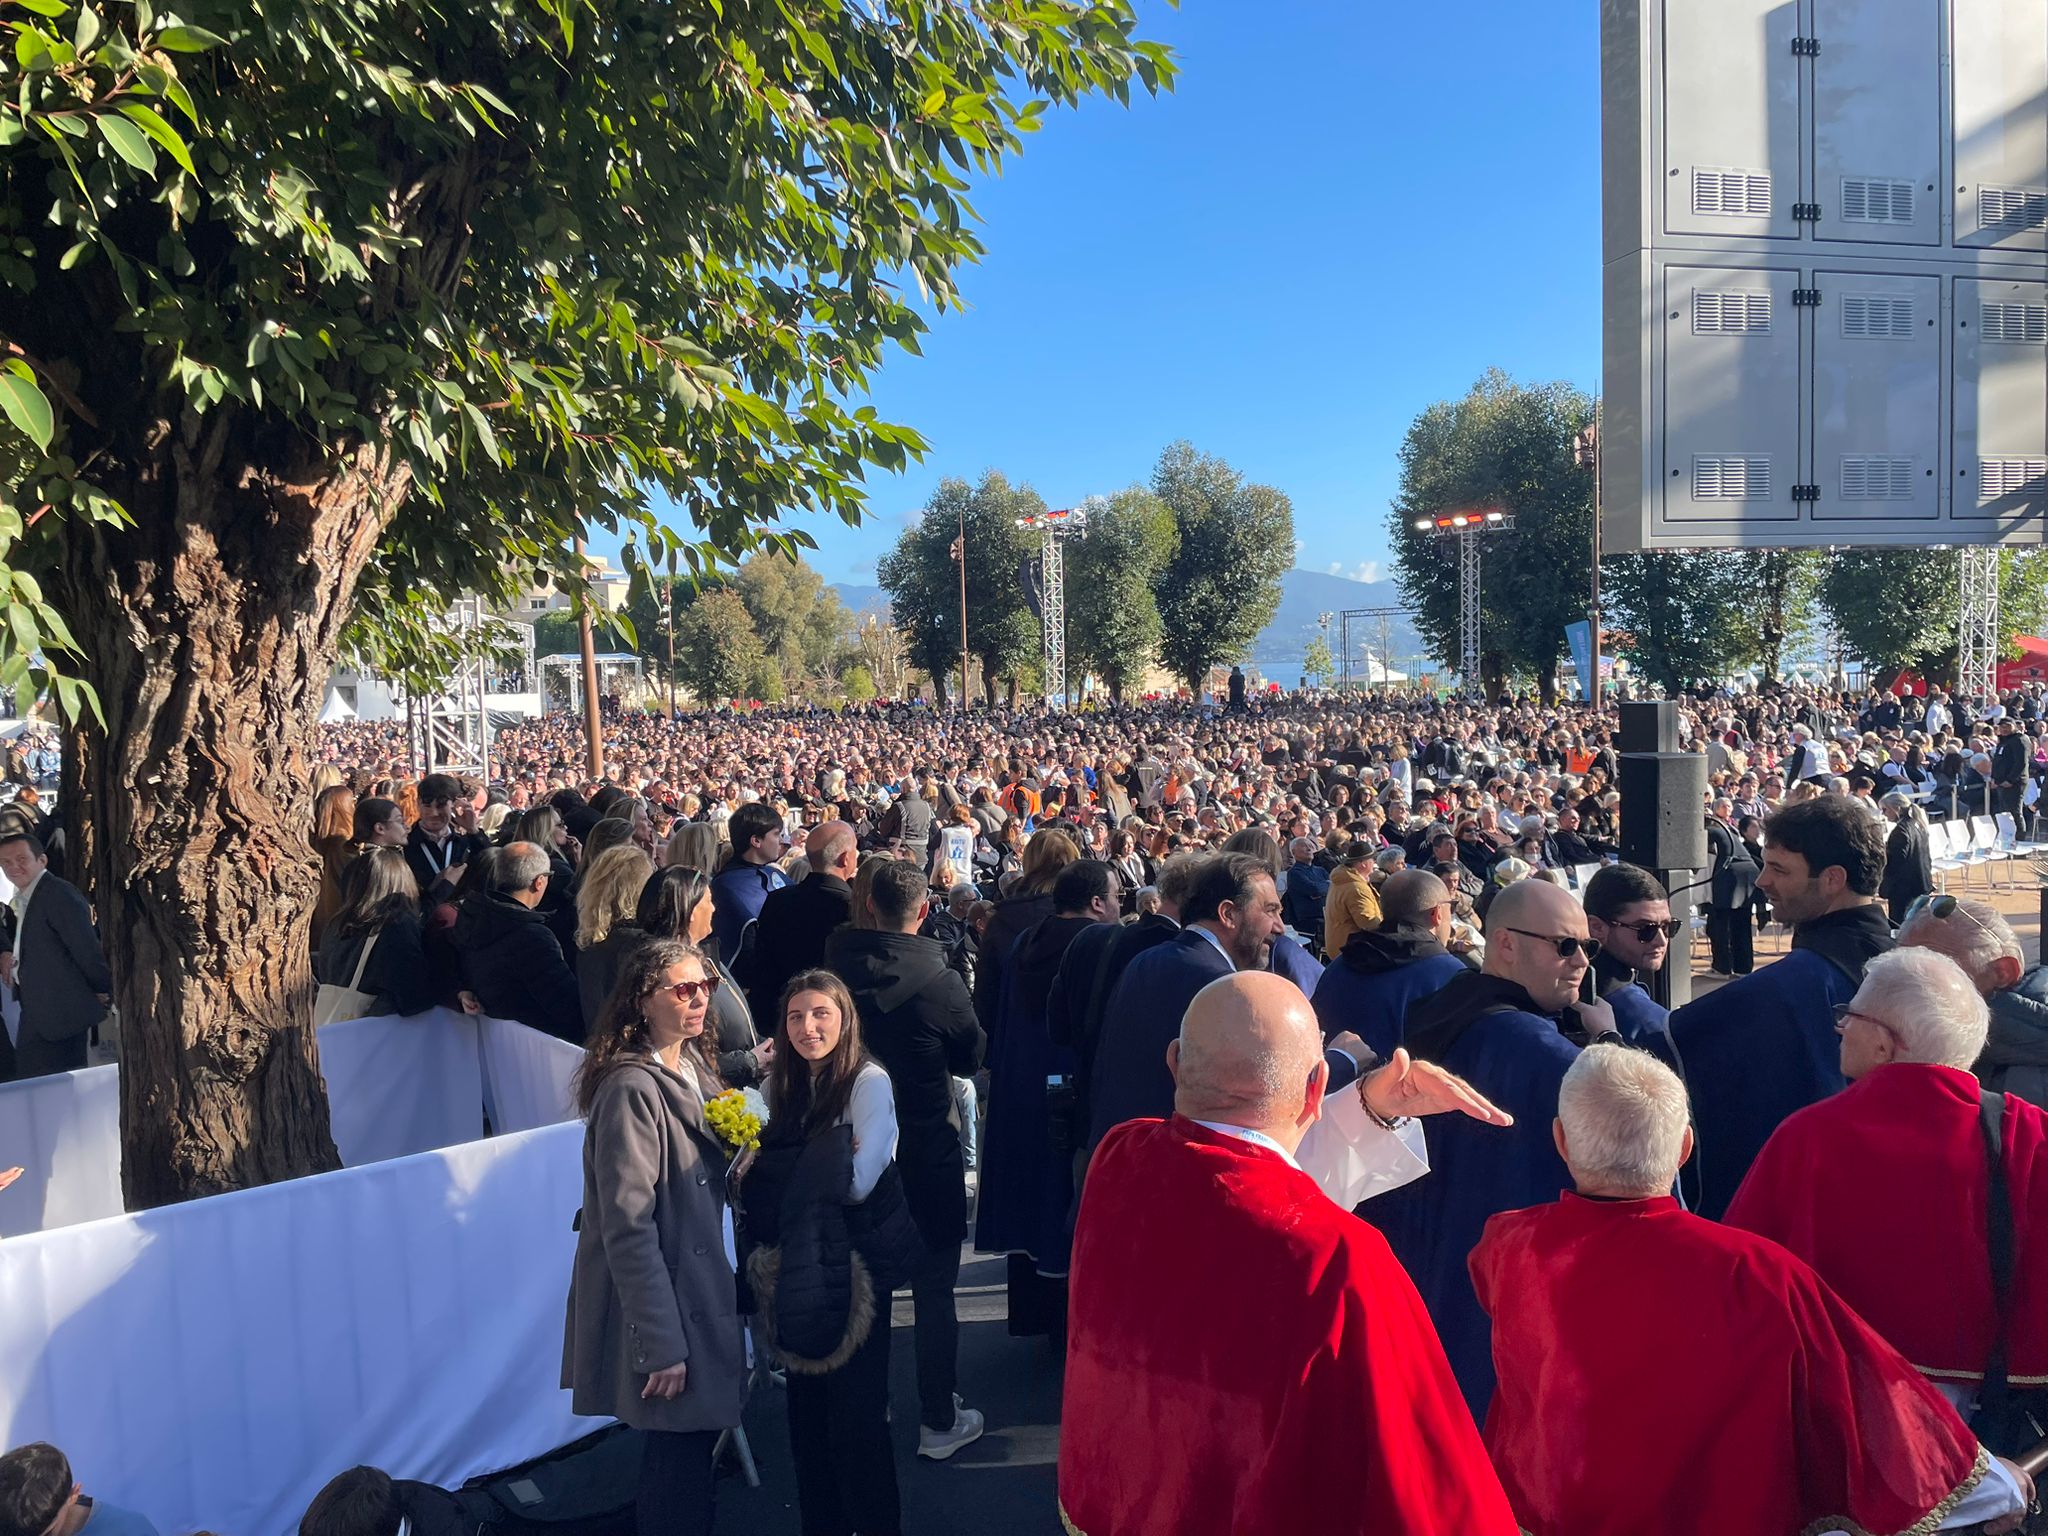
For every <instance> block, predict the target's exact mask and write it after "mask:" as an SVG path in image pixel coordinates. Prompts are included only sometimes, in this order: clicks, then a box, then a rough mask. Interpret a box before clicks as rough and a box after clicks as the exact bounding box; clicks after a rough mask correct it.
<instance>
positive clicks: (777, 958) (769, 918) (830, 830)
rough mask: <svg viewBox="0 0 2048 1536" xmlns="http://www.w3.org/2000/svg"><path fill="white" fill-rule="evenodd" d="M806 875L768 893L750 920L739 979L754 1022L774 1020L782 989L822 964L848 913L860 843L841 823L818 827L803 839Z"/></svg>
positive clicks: (847, 827) (849, 827)
mask: <svg viewBox="0 0 2048 1536" xmlns="http://www.w3.org/2000/svg"><path fill="white" fill-rule="evenodd" d="M804 857H805V858H807V859H809V860H810V863H811V872H810V873H809V874H808V875H806V876H804V878H803V879H802V880H801V881H800V882H798V883H797V884H795V885H787V886H784V887H782V888H781V889H780V890H775V891H770V892H769V893H768V894H767V896H766V897H765V898H763V900H762V902H761V915H760V917H759V918H758V919H756V921H755V925H754V942H753V943H752V944H751V945H750V946H749V947H748V950H747V954H746V956H745V960H746V974H745V975H743V976H741V978H740V980H741V982H742V983H743V984H744V985H745V987H746V989H747V1000H748V1002H749V1003H750V1004H751V1005H752V1007H753V1010H754V1017H755V1018H757V1019H774V1018H776V1017H777V1016H778V1010H779V1007H780V1005H781V1002H782V989H783V987H784V986H785V985H786V984H787V983H788V981H789V978H790V977H792V976H794V975H796V974H797V973H798V972H800V971H808V970H813V969H815V968H816V967H818V966H820V965H823V964H824V963H825V943H826V940H827V939H828V938H830V936H831V934H832V933H833V931H834V930H835V929H837V928H840V927H843V926H844V925H845V923H846V921H847V919H848V917H849V915H850V914H851V912H852V909H853V885H852V880H853V877H854V875H855V873H856V872H857V871H858V870H859V869H860V844H859V840H858V839H857V838H855V837H854V835H853V828H852V827H851V826H849V825H847V823H845V822H843V821H826V822H820V823H819V824H818V825H817V826H815V827H813V828H811V833H810V836H808V837H806V838H805V839H804Z"/></svg>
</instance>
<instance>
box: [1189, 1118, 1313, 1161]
mask: <svg viewBox="0 0 2048 1536" xmlns="http://www.w3.org/2000/svg"><path fill="white" fill-rule="evenodd" d="M1195 1124H1197V1125H1199V1126H1200V1127H1201V1128H1202V1129H1203V1130H1205V1131H1214V1132H1215V1133H1216V1134H1217V1135H1218V1136H1228V1137H1230V1138H1231V1139H1232V1140H1235V1141H1248V1142H1250V1143H1251V1144H1252V1145H1253V1146H1255V1147H1264V1148H1265V1149H1266V1150H1267V1151H1268V1152H1271V1153H1273V1154H1274V1155H1275V1156H1276V1157H1278V1158H1280V1159H1281V1160H1282V1161H1284V1162H1285V1163H1286V1164H1287V1166H1288V1167H1290V1168H1299V1167H1301V1164H1299V1163H1297V1162H1296V1161H1295V1160H1294V1154H1293V1153H1292V1152H1289V1151H1288V1150H1287V1149H1286V1148H1285V1147H1283V1146H1281V1145H1280V1143H1279V1142H1277V1141H1275V1140H1274V1139H1273V1138H1272V1137H1270V1136H1268V1135H1267V1134H1266V1133H1265V1132H1264V1131H1255V1130H1253V1129H1252V1128H1251V1127H1250V1126H1248V1125H1225V1124H1224V1123H1223V1122H1222V1121H1220V1120H1197V1121H1196V1122H1195Z"/></svg>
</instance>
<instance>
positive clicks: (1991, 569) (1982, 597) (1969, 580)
mask: <svg viewBox="0 0 2048 1536" xmlns="http://www.w3.org/2000/svg"><path fill="white" fill-rule="evenodd" d="M1962 556H1963V559H1962V570H1963V580H1962V604H1961V623H1960V626H1959V633H1958V635H1957V637H1956V693H1957V694H1958V695H1959V697H1960V698H1961V699H1962V700H1963V701H1964V702H1966V703H1967V702H1968V701H1970V700H1973V699H1974V700H1976V701H1977V702H1979V703H1986V704H1988V703H1989V702H1990V701H1991V700H1992V698H1994V697H1995V696H1996V694H1997V691H1998V683H1997V679H1998V549H1997V547H1996V546H1995V545H1990V544H1967V545H1965V546H1963V550H1962Z"/></svg>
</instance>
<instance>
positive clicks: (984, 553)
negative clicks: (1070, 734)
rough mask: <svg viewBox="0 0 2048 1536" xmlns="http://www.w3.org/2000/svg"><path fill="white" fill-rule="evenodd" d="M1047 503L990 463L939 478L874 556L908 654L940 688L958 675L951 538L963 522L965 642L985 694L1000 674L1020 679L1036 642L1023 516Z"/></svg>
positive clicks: (992, 694)
mask: <svg viewBox="0 0 2048 1536" xmlns="http://www.w3.org/2000/svg"><path fill="white" fill-rule="evenodd" d="M1045 510H1046V506H1045V502H1044V501H1043V499H1041V498H1040V496H1039V494H1038V492H1036V491H1034V490H1032V489H1031V488H1030V487H1029V486H1012V485H1011V484H1010V482H1009V481H1008V480H1006V479H1005V478H1004V477H1003V476H1002V475H1001V474H999V473H997V472H996V471H995V470H990V471H988V472H987V473H986V474H984V475H983V476H982V477H981V480H980V482H979V483H978V484H976V485H974V486H969V485H968V483H967V482H966V481H965V480H955V479H946V480H941V481H940V482H939V486H938V489H937V490H935V491H933V492H932V496H931V500H930V501H928V502H926V503H925V507H924V511H923V513H922V514H921V515H920V517H919V518H918V520H917V522H916V523H914V524H913V525H911V526H910V527H909V528H906V529H905V530H904V531H903V536H902V537H901V538H899V539H898V540H897V541H896V547H895V548H894V549H892V550H890V551H889V553H888V554H886V555H884V556H883V557H882V559H881V560H880V561H879V562H878V563H877V564H876V567H875V577H876V580H878V581H879V582H880V583H881V584H882V589H883V590H884V591H885V592H887V593H888V594H889V608H890V612H891V613H892V614H893V615H894V617H895V622H896V626H897V628H899V629H900V630H902V631H903V634H904V637H905V638H906V639H907V640H908V642H909V645H910V656H911V660H912V661H913V662H915V663H916V664H917V665H918V666H919V667H921V668H922V669H923V670H924V671H926V672H928V673H930V674H931V676H932V679H933V680H934V682H936V683H937V684H938V686H939V689H940V691H941V696H942V697H943V696H946V695H949V694H950V693H951V692H952V690H953V687H954V686H955V684H956V682H957V680H958V678H959V675H960V586H959V582H960V577H959V572H958V567H956V566H955V565H954V563H953V556H952V549H953V541H954V540H955V539H956V538H957V537H958V536H959V532H960V527H961V520H962V518H963V517H964V518H965V520H966V528H967V646H968V650H969V651H970V653H971V654H973V655H974V656H975V657H977V658H978V659H979V660H980V662H981V670H982V679H983V690H984V692H985V693H986V695H987V702H988V703H989V704H991V705H993V704H994V703H995V699H996V686H997V680H998V679H1000V678H1012V679H1014V678H1015V676H1016V674H1017V671H1018V669H1019V668H1020V667H1022V666H1023V665H1024V663H1025V662H1026V661H1028V660H1029V659H1030V657H1031V656H1032V654H1033V653H1034V652H1035V651H1036V650H1037V648H1038V637H1039V629H1038V620H1037V619H1036V618H1035V617H1034V616H1033V615H1032V612H1031V608H1030V605H1029V604H1028V603H1027V602H1026V600H1025V596H1024V581H1023V574H1022V573H1023V569H1024V564H1025V562H1026V561H1027V560H1032V559H1034V558H1035V557H1036V551H1037V549H1038V543H1037V539H1036V536H1035V535H1033V534H1031V533H1028V532H1027V531H1025V530H1024V529H1021V528H1019V527H1017V526H1016V522H1017V519H1018V518H1020V517H1027V516H1031V515H1034V514H1036V513H1041V512H1043V511H1045Z"/></svg>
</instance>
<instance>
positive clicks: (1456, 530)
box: [1415, 512, 1515, 688]
mask: <svg viewBox="0 0 2048 1536" xmlns="http://www.w3.org/2000/svg"><path fill="white" fill-rule="evenodd" d="M1514 526H1515V514H1514V513H1512V512H1446V513H1443V514H1441V515H1439V516H1436V517H1418V518H1417V519H1416V520H1415V531H1416V532H1417V533H1429V534H1434V535H1435V536H1436V537H1438V538H1439V539H1454V540H1456V541H1457V545H1458V680H1459V681H1460V682H1461V683H1462V684H1463V685H1464V686H1465V687H1467V688H1473V687H1476V686H1478V683H1479V578H1480V563H1479V540H1480V538H1481V537H1482V536H1483V535H1485V534H1489V533H1507V532H1509V531H1510V530H1511V529H1513V527H1514Z"/></svg>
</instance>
